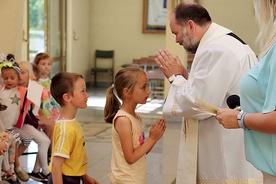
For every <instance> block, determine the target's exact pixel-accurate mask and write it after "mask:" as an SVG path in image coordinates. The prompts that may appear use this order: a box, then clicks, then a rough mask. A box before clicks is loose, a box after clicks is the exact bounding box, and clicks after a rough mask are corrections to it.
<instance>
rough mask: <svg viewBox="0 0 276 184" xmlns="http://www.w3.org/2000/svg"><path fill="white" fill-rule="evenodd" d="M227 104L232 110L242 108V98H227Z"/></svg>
mask: <svg viewBox="0 0 276 184" xmlns="http://www.w3.org/2000/svg"><path fill="white" fill-rule="evenodd" d="M226 103H227V105H228V107H229V108H230V109H235V108H236V107H240V105H241V103H240V97H239V96H238V95H231V96H229V97H228V98H227V100H226Z"/></svg>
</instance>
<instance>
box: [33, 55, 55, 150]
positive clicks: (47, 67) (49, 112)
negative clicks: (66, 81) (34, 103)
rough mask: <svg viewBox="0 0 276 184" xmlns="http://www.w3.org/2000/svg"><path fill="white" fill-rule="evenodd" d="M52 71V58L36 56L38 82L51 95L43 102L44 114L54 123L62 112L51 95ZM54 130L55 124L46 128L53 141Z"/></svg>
mask: <svg viewBox="0 0 276 184" xmlns="http://www.w3.org/2000/svg"><path fill="white" fill-rule="evenodd" d="M51 69H52V60H51V58H50V56H49V55H48V54H46V53H38V54H37V55H36V56H35V59H34V62H33V71H34V74H35V76H36V78H37V81H38V82H39V83H40V84H42V85H43V86H44V87H45V88H46V89H47V90H48V95H49V98H48V99H46V100H43V101H42V112H43V115H44V116H45V117H46V118H48V119H50V120H52V121H53V122H54V121H55V120H56V119H57V118H58V117H59V115H60V110H59V106H58V104H57V103H56V101H55V100H54V98H53V97H52V95H51V93H50V85H51V79H50V77H49V75H50V72H51ZM53 129H54V124H53V125H52V126H46V127H45V133H46V135H47V136H48V137H49V138H50V140H52V134H53ZM51 142H52V141H51ZM49 150H50V151H51V143H50V146H49Z"/></svg>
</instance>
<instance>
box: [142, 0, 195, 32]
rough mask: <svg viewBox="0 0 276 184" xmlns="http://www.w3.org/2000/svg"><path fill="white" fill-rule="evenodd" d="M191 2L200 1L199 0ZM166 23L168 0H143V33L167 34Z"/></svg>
mask: <svg viewBox="0 0 276 184" xmlns="http://www.w3.org/2000/svg"><path fill="white" fill-rule="evenodd" d="M191 2H195V3H199V0H191ZM175 3H176V4H178V3H179V1H176V2H175ZM166 23H167V0H143V33H152V34H165V32H166Z"/></svg>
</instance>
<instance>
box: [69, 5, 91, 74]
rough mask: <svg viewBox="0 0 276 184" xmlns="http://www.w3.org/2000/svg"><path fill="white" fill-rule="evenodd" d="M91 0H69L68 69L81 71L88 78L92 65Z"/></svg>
mask: <svg viewBox="0 0 276 184" xmlns="http://www.w3.org/2000/svg"><path fill="white" fill-rule="evenodd" d="M90 2H91V1H90V0H81V1H75V0H68V1H67V6H68V7H67V64H66V71H69V72H77V73H80V74H82V75H83V76H84V77H85V79H88V75H87V71H88V68H89V67H90V63H89V62H90V54H89V53H90V48H89V47H90V37H89V34H90V29H91V27H90V22H89V21H90ZM74 33H75V34H74Z"/></svg>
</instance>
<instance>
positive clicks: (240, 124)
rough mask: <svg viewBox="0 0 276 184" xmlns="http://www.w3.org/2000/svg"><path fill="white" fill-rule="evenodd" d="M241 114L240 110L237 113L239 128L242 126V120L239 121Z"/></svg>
mask: <svg viewBox="0 0 276 184" xmlns="http://www.w3.org/2000/svg"><path fill="white" fill-rule="evenodd" d="M242 115H243V110H240V112H239V113H238V115H237V119H238V124H239V126H240V128H242V122H241V119H242Z"/></svg>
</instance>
